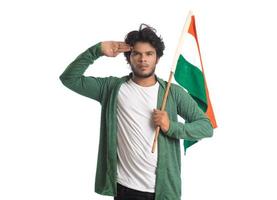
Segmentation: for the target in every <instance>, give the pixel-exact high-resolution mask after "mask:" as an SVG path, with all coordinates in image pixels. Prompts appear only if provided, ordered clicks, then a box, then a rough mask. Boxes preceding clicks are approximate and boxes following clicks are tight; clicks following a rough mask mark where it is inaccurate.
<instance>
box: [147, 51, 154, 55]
mask: <svg viewBox="0 0 277 200" xmlns="http://www.w3.org/2000/svg"><path fill="white" fill-rule="evenodd" d="M146 55H147V56H152V55H154V52H147V53H146Z"/></svg>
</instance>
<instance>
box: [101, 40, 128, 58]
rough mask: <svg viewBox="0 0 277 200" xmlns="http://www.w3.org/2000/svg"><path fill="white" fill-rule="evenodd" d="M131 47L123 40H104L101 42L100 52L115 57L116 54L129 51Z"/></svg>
mask: <svg viewBox="0 0 277 200" xmlns="http://www.w3.org/2000/svg"><path fill="white" fill-rule="evenodd" d="M130 50H131V48H130V46H129V45H128V44H126V43H125V42H115V41H105V42H101V52H102V54H103V55H105V56H108V57H116V56H117V55H118V54H120V53H123V52H127V51H130Z"/></svg>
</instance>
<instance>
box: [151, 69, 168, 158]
mask: <svg viewBox="0 0 277 200" xmlns="http://www.w3.org/2000/svg"><path fill="white" fill-rule="evenodd" d="M172 75H173V72H172V71H171V72H170V75H169V79H168V84H167V86H166V91H165V94H164V97H163V102H162V108H161V111H164V110H165V106H166V101H167V96H168V92H169V88H170V85H171V79H172ZM159 132H160V126H157V127H156V129H155V138H154V142H153V145H152V153H154V152H155V149H156V146H157V140H158V136H159Z"/></svg>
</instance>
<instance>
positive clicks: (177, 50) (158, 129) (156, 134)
mask: <svg viewBox="0 0 277 200" xmlns="http://www.w3.org/2000/svg"><path fill="white" fill-rule="evenodd" d="M192 15H193V14H192V12H191V11H189V13H188V16H187V19H186V23H185V24H184V26H183V29H182V33H181V35H180V38H179V43H178V46H177V48H176V52H175V56H174V59H173V66H172V68H171V71H170V75H169V79H168V84H167V87H166V91H165V94H164V97H163V102H162V108H161V111H164V110H165V106H166V101H167V96H168V92H169V88H170V85H171V79H172V76H173V73H174V72H175V68H176V65H177V62H178V58H179V55H180V51H181V48H182V46H183V43H184V37H183V35H184V33H185V32H187V30H188V29H189V24H190V20H191V16H192ZM159 132H160V127H159V126H157V127H156V129H155V138H154V141H153V145H152V153H154V152H155V149H156V146H157V142H158V136H159Z"/></svg>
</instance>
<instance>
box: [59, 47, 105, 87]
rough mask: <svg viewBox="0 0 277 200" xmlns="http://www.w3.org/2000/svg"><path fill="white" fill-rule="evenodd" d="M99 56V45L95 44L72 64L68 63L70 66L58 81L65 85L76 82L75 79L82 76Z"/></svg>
mask: <svg viewBox="0 0 277 200" xmlns="http://www.w3.org/2000/svg"><path fill="white" fill-rule="evenodd" d="M100 56H101V43H97V44H96V45H94V46H92V47H90V48H89V49H87V50H86V51H85V52H83V53H82V54H80V55H79V56H78V57H77V58H76V59H75V60H74V61H73V62H72V63H70V65H69V66H68V67H67V68H66V69H65V71H64V72H63V73H62V74H61V75H60V80H61V81H62V82H63V84H65V85H68V84H70V83H72V82H74V81H76V79H79V78H81V77H82V76H83V74H84V73H85V71H86V69H87V68H88V67H89V65H90V64H93V62H94V61H95V60H96V59H97V58H99V57H100Z"/></svg>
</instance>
